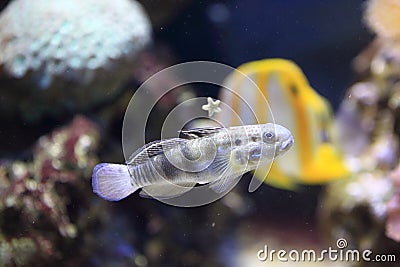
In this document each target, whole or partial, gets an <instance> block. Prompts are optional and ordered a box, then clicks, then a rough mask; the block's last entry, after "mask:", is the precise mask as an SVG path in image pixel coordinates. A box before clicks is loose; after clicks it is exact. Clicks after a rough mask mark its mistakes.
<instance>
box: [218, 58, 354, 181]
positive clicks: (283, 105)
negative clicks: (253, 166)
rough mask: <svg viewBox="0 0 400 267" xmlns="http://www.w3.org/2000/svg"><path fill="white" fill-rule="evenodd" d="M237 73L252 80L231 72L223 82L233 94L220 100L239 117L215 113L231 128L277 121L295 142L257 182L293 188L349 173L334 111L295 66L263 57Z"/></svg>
mask: <svg viewBox="0 0 400 267" xmlns="http://www.w3.org/2000/svg"><path fill="white" fill-rule="evenodd" d="M238 70H239V71H240V72H242V73H243V74H245V75H246V76H247V77H248V78H250V80H249V79H246V78H245V76H243V75H238V73H237V72H235V73H233V74H231V75H230V76H228V78H227V79H226V80H225V83H224V86H225V87H226V88H229V90H226V89H222V90H221V94H220V97H219V99H220V100H221V101H222V102H223V103H225V104H227V105H228V106H230V107H231V108H232V110H233V111H234V112H235V113H237V115H238V116H236V117H235V116H234V115H232V114H233V112H232V110H227V109H225V110H222V111H221V112H220V113H218V114H217V117H216V119H217V121H220V122H221V123H222V124H223V125H224V126H226V127H228V126H235V125H240V124H256V123H266V122H268V121H270V122H271V121H273V119H274V120H275V123H279V124H281V125H283V126H285V127H287V128H288V129H289V130H290V131H291V132H292V133H293V136H294V140H295V144H294V145H293V147H292V149H291V150H290V151H289V152H288V153H287V154H286V155H285V156H284V157H282V158H277V159H276V160H275V161H274V163H273V164H272V167H271V170H270V172H269V174H268V178H267V179H265V173H267V171H268V170H267V169H265V168H268V167H269V166H265V167H261V168H259V169H258V170H257V171H256V172H255V175H256V177H257V178H259V179H262V180H264V179H265V182H266V183H268V184H271V185H273V186H275V187H279V188H285V189H294V188H295V187H296V186H297V185H298V184H321V183H325V182H329V181H331V180H335V179H340V178H343V177H346V176H348V175H349V171H348V169H347V168H346V167H345V165H344V164H343V160H342V158H341V154H340V153H339V151H338V149H337V148H336V146H335V145H334V144H333V141H332V134H331V131H332V128H333V113H332V110H331V107H330V105H329V103H328V101H327V100H326V99H325V98H323V97H322V96H320V95H319V94H318V93H317V92H316V91H315V90H314V89H313V88H312V87H311V86H310V84H309V83H308V81H307V78H306V77H305V75H304V74H303V72H302V71H301V69H300V68H299V67H298V66H297V65H296V64H295V63H293V62H292V61H289V60H284V59H265V60H260V61H254V62H250V63H246V64H244V65H241V66H240V67H239V68H238ZM252 82H254V83H252ZM257 87H258V88H257ZM265 101H268V104H269V106H270V108H271V112H272V115H273V118H272V116H271V112H270V110H269V108H268V105H266V102H265ZM253 111H254V114H253ZM254 115H255V116H256V117H257V118H256V117H255V116H254ZM263 168H264V169H263Z"/></svg>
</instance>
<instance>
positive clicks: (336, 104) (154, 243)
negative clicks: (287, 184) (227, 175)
mask: <svg viewBox="0 0 400 267" xmlns="http://www.w3.org/2000/svg"><path fill="white" fill-rule="evenodd" d="M377 2H378V1H357V0H354V1H345V0H340V1H317V0H304V1H294V0H292V1H290V0H287V1H263V0H250V1H214V0H210V1H190V0H186V1H183V0H181V1H179V0H164V1H161V0H158V1H157V0H154V1H153V0H142V1H139V2H136V1H134V0H115V1H106V0H102V1H94V0H86V1H78V0H70V1H68V0H65V1H63V0H57V1H56V0H55V1H52V2H51V3H50V2H48V1H45V0H37V1H36V0H35V1H29V0H14V1H1V2H0V7H1V9H2V11H1V13H0V50H1V52H0V68H1V69H0V72H1V77H0V92H1V93H0V122H1V126H0V266H55V265H56V264H57V265H59V266H121V267H122V266H140V267H145V266H157V267H163V266H166V267H167V266H207V267H213V266H215V267H217V266H218V267H219V266H221V267H225V266H229V267H235V266H237V267H239V266H264V265H267V264H268V265H269V266H274V265H287V266H302V265H304V266H305V265H307V266H308V265H313V264H314V265H315V266H322V265H327V266H365V265H366V263H365V262H362V261H361V262H340V261H336V262H335V261H329V260H327V261H324V262H312V263H310V262H288V263H281V262H278V261H273V262H262V261H260V260H259V259H258V258H257V252H258V251H259V250H260V249H263V248H264V245H268V247H269V248H270V249H276V250H279V249H287V250H288V251H289V250H290V249H300V250H301V249H315V250H317V251H320V250H322V249H327V248H328V247H329V246H331V247H333V248H337V246H336V241H337V239H338V238H345V239H346V240H347V242H348V247H349V248H354V249H359V250H363V249H371V250H373V251H374V253H382V254H383V253H387V254H396V255H397V257H399V255H398V253H399V252H398V251H400V250H399V244H398V243H397V241H399V240H400V237H399V236H400V228H399V226H398V225H400V220H399V218H398V214H399V210H400V208H399V204H400V201H398V198H397V197H398V186H399V184H400V182H399V181H400V180H399V179H400V178H399V177H400V172H399V171H398V169H396V168H397V165H398V157H397V144H398V126H399V124H398V123H399V122H400V121H399V114H400V113H399V108H398V107H399V105H400V100H399V99H400V93H399V92H400V91H399V90H400V89H399V88H400V87H399V84H398V81H400V79H399V78H400V68H399V66H400V59H399V57H398V54H397V51H398V46H397V45H398V44H397V40H398V39H396V37H397V35H398V34H397V32H396V31H395V30H393V31H390V29H391V28H390V27H394V25H395V24H393V23H392V22H393V21H395V18H396V16H397V15H398V16H400V12H399V13H395V12H398V10H397V7H399V6H400V4H399V3H398V2H397V1H394V0H393V1H386V0H385V1H382V2H381V3H382V7H381V6H379V4H376V3H377ZM385 5H386V6H385ZM367 6H370V7H371V8H370V10H372V11H371V12H370V13H368V14H369V16H367V19H366V18H365V16H366V15H365V14H366V9H367ZM385 8H386V9H385ZM381 9H382V10H384V11H382V10H381ZM399 9H400V8H399ZM391 11H393V14H392V13H390V12H391ZM371 14H372V15H371ZM382 14H387V20H385V19H383V20H384V21H383V22H382V23H380V21H379V18H381V17H382ZM391 16H392V18H394V19H393V20H390V18H391ZM384 17H386V16H384ZM377 20H378V22H379V23H378V22H377V23H376V24H374V21H377ZM366 21H367V22H366ZM371 21H372V22H371ZM384 23H387V24H384ZM377 25H378V26H377ZM382 25H383V26H382ZM385 25H393V26H387V27H386V26H385ZM385 27H386V28H385ZM387 28H390V29H389V30H387V31H385V30H386V29H387ZM387 32H389V33H387ZM399 51H400V50H399ZM399 54H400V53H399ZM267 58H284V59H289V60H292V61H293V62H295V63H296V64H297V65H298V66H299V67H300V68H301V70H302V71H303V72H304V74H305V76H306V77H307V79H308V81H309V83H310V86H311V87H312V88H311V90H313V91H315V92H316V93H317V94H318V96H319V97H324V98H326V99H327V100H328V102H329V103H328V104H326V105H327V108H328V106H329V109H332V110H333V112H334V113H335V115H334V117H333V115H332V117H331V118H330V119H329V123H330V124H332V125H333V126H332V128H334V130H332V131H337V132H339V133H337V135H340V136H341V138H339V141H338V143H335V142H334V141H332V142H331V143H330V144H329V145H330V146H331V147H332V148H334V149H335V150H337V151H340V153H341V154H340V157H341V158H340V159H341V160H342V161H343V162H344V164H345V165H346V166H349V167H348V169H349V172H350V174H349V175H347V177H337V179H335V181H333V182H331V181H330V180H329V181H328V179H327V180H326V181H325V180H324V179H321V180H320V181H319V182H315V183H308V182H304V180H296V183H297V184H298V187H296V189H293V188H291V189H285V188H279V187H277V186H271V185H270V184H267V183H265V184H263V185H262V187H260V188H259V189H258V190H257V191H255V192H254V193H251V194H250V193H248V191H247V187H248V183H249V177H251V175H244V177H243V178H242V179H241V181H240V182H239V184H238V185H237V186H236V187H235V189H234V190H233V191H232V192H230V193H229V194H228V195H227V196H225V197H224V198H223V199H221V200H219V201H216V202H214V203H211V204H208V205H206V206H202V207H196V208H177V207H172V206H168V205H166V204H163V203H161V202H158V201H156V200H150V199H143V198H141V197H139V196H138V194H136V193H135V194H133V195H131V196H130V197H128V198H126V199H124V200H122V201H120V202H107V201H105V200H103V199H101V198H99V197H98V196H96V195H95V194H94V193H93V192H92V188H91V175H92V171H93V167H94V166H95V165H96V164H97V163H99V162H113V163H118V162H119V163H121V162H124V157H123V154H122V149H121V130H122V121H123V117H124V113H125V109H126V107H127V106H128V103H129V100H130V98H131V97H132V95H133V94H134V92H135V91H136V89H137V88H138V87H139V86H140V85H141V84H142V83H143V82H144V81H145V80H146V79H147V78H149V77H150V76H151V75H153V74H154V73H156V72H158V71H160V70H162V69H164V68H166V67H169V66H172V65H174V64H176V63H182V62H187V61H195V60H209V61H216V62H220V63H224V64H227V65H230V66H232V67H235V68H236V67H238V66H240V65H242V64H244V63H247V62H250V61H255V60H261V59H267ZM172 78H174V77H172ZM168 82H170V81H169V80H166V81H165V84H168ZM160 86H162V85H160ZM159 90H162V88H148V97H149V99H151V98H152V96H153V95H156V93H157V92H158V91H159ZM195 96H211V97H213V98H215V99H216V98H219V90H218V88H217V87H215V86H211V85H210V86H208V85H197V84H193V85H187V86H183V87H182V88H180V89H179V90H176V91H175V90H174V91H172V92H171V93H169V94H167V95H166V96H165V97H164V98H163V99H161V100H160V101H159V102H158V103H157V106H156V107H155V109H154V113H152V114H151V116H150V118H149V121H148V128H147V129H146V134H147V136H146V138H147V139H148V140H149V141H150V140H156V139H157V138H159V134H160V132H159V131H160V127H161V125H162V122H163V118H164V117H165V116H166V115H167V114H168V112H169V111H170V110H171V109H172V108H173V107H175V106H176V105H177V104H179V103H180V102H182V101H183V100H185V99H187V98H190V97H195ZM303 105H304V108H306V106H307V105H308V104H307V102H306V103H305V104H304V103H303ZM282 108H286V107H282ZM287 108H288V109H290V108H291V107H287ZM278 112H279V111H278ZM137 116H141V113H140V107H138V110H137ZM353 126H354V127H353ZM291 130H292V129H291ZM296 130H298V129H294V130H292V131H296ZM306 135H308V136H311V134H309V133H306ZM347 136H349V139H347ZM350 137H351V138H350ZM343 139H345V140H344V141H343ZM359 139H362V140H364V143H362V145H361V148H359V147H357V148H354V149H353V147H352V145H351V144H352V143H354V140H359ZM322 143H324V144H325V141H323V142H322ZM331 147H330V148H331ZM338 153H339V152H338ZM358 159H360V160H358ZM319 164H322V166H323V167H324V166H329V165H330V162H322V163H319ZM293 179H295V178H293ZM399 260H400V259H399ZM390 264H392V265H391V266H397V265H396V263H393V262H392V263H388V265H390ZM368 266H371V263H370V264H369V265H368ZM376 266H382V265H379V264H377V265H376Z"/></svg>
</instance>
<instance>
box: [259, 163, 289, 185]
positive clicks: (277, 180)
mask: <svg viewBox="0 0 400 267" xmlns="http://www.w3.org/2000/svg"><path fill="white" fill-rule="evenodd" d="M268 168H269V165H268V164H267V165H265V166H259V167H258V168H257V170H256V171H255V172H254V176H255V177H257V179H259V180H261V181H264V183H266V184H269V185H271V186H273V187H276V188H280V189H285V190H292V191H294V190H296V189H297V184H296V183H295V181H294V180H293V179H291V178H290V177H288V176H286V175H285V174H284V173H283V172H282V171H281V170H280V169H279V168H278V166H277V165H276V164H275V163H272V166H271V169H270V170H269V172H268ZM266 174H268V175H267V177H265V175H266Z"/></svg>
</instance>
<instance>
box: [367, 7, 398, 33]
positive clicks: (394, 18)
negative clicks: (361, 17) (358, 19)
mask: <svg viewBox="0 0 400 267" xmlns="http://www.w3.org/2000/svg"><path fill="white" fill-rule="evenodd" d="M399 16H400V1H399V0H369V1H368V4H367V8H366V11H365V21H366V23H367V25H368V26H369V27H370V28H371V29H372V30H373V31H374V32H375V33H376V34H377V35H378V36H380V37H383V38H398V37H399V35H400V20H399Z"/></svg>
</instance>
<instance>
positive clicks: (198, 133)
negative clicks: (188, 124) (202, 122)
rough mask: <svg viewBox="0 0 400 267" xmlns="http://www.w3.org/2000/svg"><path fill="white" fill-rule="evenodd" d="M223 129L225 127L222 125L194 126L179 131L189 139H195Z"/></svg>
mask: <svg viewBox="0 0 400 267" xmlns="http://www.w3.org/2000/svg"><path fill="white" fill-rule="evenodd" d="M221 129H223V128H221V127H205V128H193V129H189V130H181V131H179V133H180V134H182V135H183V136H184V137H186V138H188V139H195V138H200V137H204V136H207V135H211V134H215V133H218V132H220V131H221Z"/></svg>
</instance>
